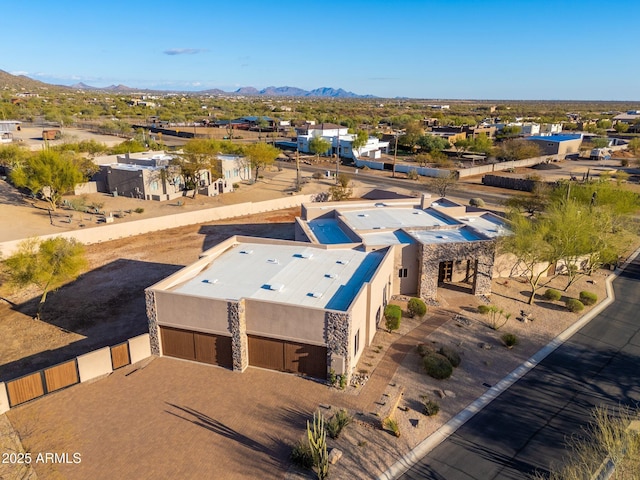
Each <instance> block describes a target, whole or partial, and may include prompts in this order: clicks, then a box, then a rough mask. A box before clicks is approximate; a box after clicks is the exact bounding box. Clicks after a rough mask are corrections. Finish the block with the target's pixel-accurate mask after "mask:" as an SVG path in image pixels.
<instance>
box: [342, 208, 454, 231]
mask: <svg viewBox="0 0 640 480" xmlns="http://www.w3.org/2000/svg"><path fill="white" fill-rule="evenodd" d="M341 213H342V215H343V217H344V219H345V221H346V223H347V224H349V226H351V228H353V229H354V230H356V231H358V230H374V229H376V230H377V229H384V230H395V229H398V228H410V227H437V226H443V225H455V223H456V222H455V221H452V220H451V219H448V218H446V217H445V216H443V215H441V214H440V213H439V212H437V211H435V210H434V209H431V208H427V209H426V210H422V209H420V208H397V207H392V206H386V205H385V204H384V203H383V202H380V203H378V204H376V207H374V208H368V209H363V210H354V211H341Z"/></svg>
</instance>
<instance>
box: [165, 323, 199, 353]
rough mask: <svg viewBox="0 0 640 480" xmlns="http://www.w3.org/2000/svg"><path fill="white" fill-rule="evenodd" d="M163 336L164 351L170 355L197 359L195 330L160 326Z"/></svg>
mask: <svg viewBox="0 0 640 480" xmlns="http://www.w3.org/2000/svg"><path fill="white" fill-rule="evenodd" d="M160 335H161V336H162V353H163V354H164V355H166V356H168V357H178V358H184V359H185V360H195V359H196V351H195V346H194V342H193V332H189V331H187V330H181V329H179V328H171V327H160Z"/></svg>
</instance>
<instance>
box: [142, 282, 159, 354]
mask: <svg viewBox="0 0 640 480" xmlns="http://www.w3.org/2000/svg"><path fill="white" fill-rule="evenodd" d="M144 298H145V302H146V304H147V319H148V322H149V342H150V343H151V353H152V354H153V355H160V333H159V332H158V311H157V309H156V293H155V292H153V291H151V290H145V292H144Z"/></svg>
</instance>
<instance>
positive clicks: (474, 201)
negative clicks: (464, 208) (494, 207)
mask: <svg viewBox="0 0 640 480" xmlns="http://www.w3.org/2000/svg"><path fill="white" fill-rule="evenodd" d="M469 205H471V206H472V207H484V200H483V199H481V198H472V199H471V200H469Z"/></svg>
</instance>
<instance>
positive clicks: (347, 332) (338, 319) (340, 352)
mask: <svg viewBox="0 0 640 480" xmlns="http://www.w3.org/2000/svg"><path fill="white" fill-rule="evenodd" d="M324 318H325V329H326V336H325V341H326V343H327V364H328V365H331V357H332V355H335V356H339V357H342V358H344V372H345V374H346V375H347V382H348V381H349V380H350V377H351V357H350V355H349V338H350V337H351V314H349V313H341V312H326V313H325V317H324Z"/></svg>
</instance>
